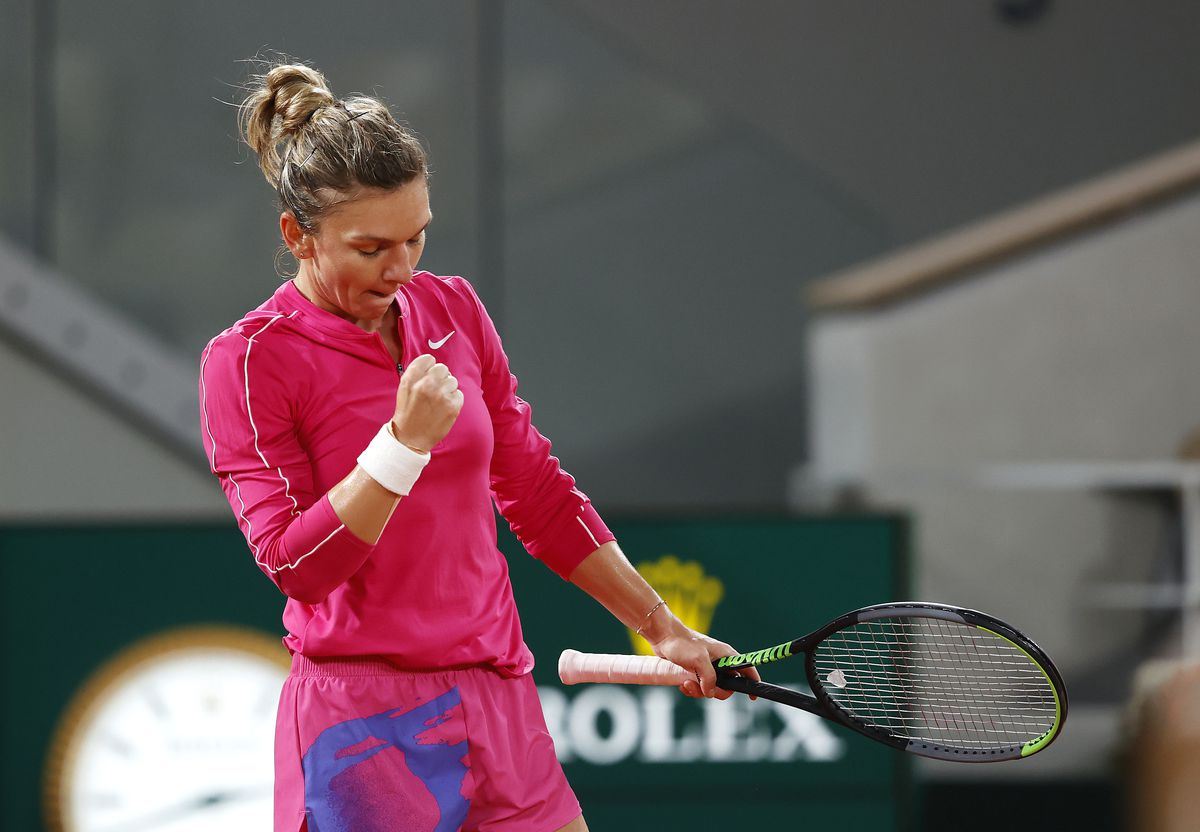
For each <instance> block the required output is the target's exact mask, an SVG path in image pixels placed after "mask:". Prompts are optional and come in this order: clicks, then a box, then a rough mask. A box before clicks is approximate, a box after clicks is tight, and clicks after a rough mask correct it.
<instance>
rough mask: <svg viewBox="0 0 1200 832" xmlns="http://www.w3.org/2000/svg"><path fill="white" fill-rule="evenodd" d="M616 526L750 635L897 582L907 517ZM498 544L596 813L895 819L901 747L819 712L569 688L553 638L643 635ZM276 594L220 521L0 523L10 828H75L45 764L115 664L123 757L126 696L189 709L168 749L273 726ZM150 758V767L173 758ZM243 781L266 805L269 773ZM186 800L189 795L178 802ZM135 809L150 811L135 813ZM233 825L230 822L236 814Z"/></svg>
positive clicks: (132, 787) (716, 614) (791, 631)
mask: <svg viewBox="0 0 1200 832" xmlns="http://www.w3.org/2000/svg"><path fill="white" fill-rule="evenodd" d="M610 522H612V527H613V530H614V532H615V533H616V534H617V536H618V539H619V540H620V542H621V545H622V547H623V548H624V550H625V552H626V554H627V555H628V556H629V558H630V560H631V561H633V562H634V564H635V565H637V566H638V567H639V569H641V571H642V572H643V574H646V575H647V576H648V577H649V578H650V579H651V581H652V583H654V584H655V586H656V587H657V588H658V589H659V591H660V592H661V593H662V595H663V597H664V598H665V599H666V600H667V601H668V603H670V605H671V607H672V609H674V610H675V611H676V612H677V614H679V615H680V616H681V617H682V618H684V620H685V621H687V622H688V623H689V624H691V625H692V626H695V627H697V628H699V629H703V630H707V631H709V632H711V633H712V634H713V635H714V636H716V637H718V638H720V639H722V640H724V641H728V642H730V643H731V644H733V645H734V646H735V647H737V648H739V649H743V650H749V649H756V648H759V647H766V646H770V645H773V644H776V643H779V642H780V641H783V640H786V639H790V638H793V637H795V636H798V635H800V634H802V633H804V632H807V631H808V630H810V629H812V628H815V627H816V626H818V625H820V624H822V623H824V622H825V621H826V620H827V619H829V618H831V617H833V616H835V615H837V614H839V613H841V612H845V611H846V610H849V609H851V608H853V607H856V606H861V605H865V604H870V603H876V602H880V601H886V600H892V599H895V598H897V597H900V596H903V595H905V588H906V581H905V569H906V567H905V560H904V557H903V553H904V550H905V537H906V530H905V526H904V523H903V522H902V521H901V520H899V519H898V518H891V517H853V518H845V519H838V518H811V519H805V518H799V519H796V518H750V517H710V518H651V517H645V518H616V519H610ZM500 546H501V549H502V550H503V551H504V553H505V554H506V555H507V556H508V560H509V564H510V570H511V574H512V581H513V586H514V591H515V594H516V597H517V603H518V606H519V608H520V610H521V615H522V620H523V622H524V627H525V635H526V640H527V641H528V642H529V644H530V646H531V647H532V648H533V651H534V653H535V655H536V656H537V659H538V665H537V668H536V669H535V671H534V675H535V680H536V681H537V683H538V687H539V692H540V694H541V696H542V702H543V707H544V710H545V713H546V717H547V722H548V724H549V726H550V728H551V731H552V733H553V734H554V736H555V742H556V746H557V748H558V752H559V755H560V758H561V759H562V761H563V765H564V768H565V769H566V771H567V773H568V776H569V777H570V779H571V782H572V784H573V785H574V786H575V789H576V791H577V793H578V794H579V797H580V800H581V801H582V803H583V805H584V810H585V815H586V817H587V819H588V823H589V825H590V827H591V828H592V829H593V830H597V832H598V830H604V829H614V830H615V829H621V830H627V829H677V828H684V827H685V826H689V827H690V826H692V825H694V824H697V823H701V822H709V823H711V822H712V821H713V820H714V819H715V818H725V819H726V820H727V821H728V822H731V823H734V822H736V823H739V824H741V823H746V824H759V823H771V824H773V825H776V826H778V827H780V828H798V827H799V826H808V825H812V824H837V825H838V826H839V827H841V828H846V829H865V828H871V829H874V830H888V829H898V828H901V827H902V824H901V819H902V818H903V817H905V816H906V811H907V809H906V801H907V796H908V776H907V764H906V761H905V760H904V759H903V757H902V755H899V754H896V753H895V752H892V751H890V750H889V749H886V748H884V747H882V746H876V745H875V744H873V743H871V742H869V741H867V740H865V739H863V738H861V737H858V736H857V735H855V734H852V733H851V732H848V731H845V730H843V729H841V728H839V727H837V726H834V725H832V724H830V723H827V722H824V721H822V720H820V719H817V718H815V717H811V716H810V715H808V714H805V713H803V712H800V711H796V710H794V709H788V708H784V707H782V706H778V705H776V704H774V703H769V702H764V701H759V702H750V701H749V699H747V698H746V697H744V696H740V695H738V696H735V697H733V698H732V699H730V700H729V701H727V702H715V701H698V700H692V699H688V698H686V697H684V696H682V695H681V694H680V693H679V692H678V691H676V690H675V689H674V688H670V687H668V688H649V687H632V686H615V685H580V686H575V687H566V686H563V685H561V684H560V683H559V682H558V678H557V673H556V663H557V657H558V655H559V653H560V652H561V651H562V650H563V649H565V648H574V649H578V650H582V651H586V652H606V653H629V652H635V651H639V650H640V651H642V652H645V651H646V649H647V645H645V643H644V642H641V641H640V640H639V639H637V638H635V637H634V636H633V634H632V633H631V632H630V631H628V630H626V629H625V628H624V627H623V626H621V625H620V624H619V623H618V622H616V621H615V619H613V618H612V617H611V616H610V615H609V614H608V613H607V612H606V611H605V610H603V609H602V608H601V607H600V606H599V605H597V604H596V603H595V602H593V601H592V600H591V599H590V598H588V597H587V596H585V595H584V594H582V593H581V592H579V591H578V590H577V589H575V588H574V587H572V586H570V585H569V584H567V583H565V582H563V581H562V580H561V579H559V578H558V577H557V576H555V575H554V574H553V573H551V572H550V571H549V570H548V569H546V568H545V567H543V566H542V565H541V564H540V563H538V562H537V561H535V560H534V559H532V558H530V557H529V556H528V555H527V554H526V553H525V552H524V550H523V549H522V548H521V547H520V544H519V543H517V542H516V540H515V539H514V538H513V537H512V536H511V535H510V534H509V533H508V532H507V530H506V529H505V530H504V531H503V532H502V534H501V540H500ZM282 606H283V598H282V597H281V596H280V594H279V593H278V591H277V590H276V589H275V588H274V587H273V586H271V584H270V583H269V582H268V581H267V580H266V579H265V578H264V577H263V576H262V575H261V574H260V573H259V572H258V570H257V569H256V568H255V566H254V564H253V561H252V559H251V558H250V557H249V555H248V553H247V551H246V547H245V543H244V541H243V540H242V538H241V536H240V535H239V534H238V532H237V530H236V528H234V526H233V524H232V523H229V524H218V525H213V524H208V525H203V526H197V525H157V526H114V525H105V526H68V527H51V526H10V527H2V528H0V640H2V644H3V648H4V651H5V655H6V657H7V659H8V662H7V666H6V674H7V681H8V683H7V684H6V685H4V686H3V692H2V693H0V697H2V699H0V732H2V736H3V737H4V745H5V749H6V753H5V754H4V755H3V761H2V762H0V778H2V780H0V782H3V783H4V800H3V801H0V828H4V829H23V830H35V829H42V828H55V829H58V828H70V827H69V826H68V825H67V824H63V823H59V821H58V819H57V817H56V816H55V812H54V810H53V807H52V806H51V805H50V804H51V803H52V802H53V794H52V792H53V789H50V791H49V792H47V791H46V790H45V787H46V785H47V784H46V783H45V782H44V773H45V772H46V771H48V770H55V767H56V766H60V765H61V760H60V759H58V758H57V757H56V756H55V755H56V754H57V755H59V756H61V754H60V752H59V751H56V750H54V749H52V748H51V746H52V743H54V741H55V738H57V742H56V744H57V745H62V740H63V737H64V736H68V737H69V736H70V735H71V734H72V732H75V733H76V734H79V735H80V736H83V733H84V729H83V728H80V727H79V726H78V725H77V723H78V721H79V720H78V712H79V708H80V702H81V701H87V700H89V699H97V696H96V695H95V692H96V691H97V690H103V689H105V685H107V686H108V687H109V688H113V689H114V690H115V689H116V688H118V687H119V686H118V685H117V684H116V683H115V682H114V680H121V679H124V680H126V682H127V683H128V684H127V687H128V689H129V690H128V691H127V692H126V693H122V694H120V695H118V693H113V694H112V695H111V696H110V697H109V700H110V701H111V702H113V703H115V704H113V705H112V714H110V715H109V716H108V717H105V719H116V720H117V721H115V722H108V723H105V722H104V721H103V720H101V719H97V720H96V721H97V724H98V725H99V726H100V727H98V728H96V729H95V730H96V731H99V732H101V733H100V735H99V736H100V746H101V750H100V751H97V752H95V753H97V754H101V755H103V754H112V755H114V756H112V759H113V760H114V761H122V760H123V761H124V762H121V765H133V763H131V762H129V761H130V760H133V759H134V758H135V757H136V755H137V754H138V753H141V752H142V751H143V750H142V749H138V748H136V747H135V748H129V747H127V744H126V747H122V744H121V743H119V742H115V741H114V739H115V738H114V737H113V736H111V735H109V736H104V735H103V726H104V725H112V726H120V725H124V724H129V723H122V722H120V718H119V717H120V714H121V713H124V712H123V711H121V708H126V711H128V708H129V707H132V706H130V705H128V703H127V702H126V700H124V699H121V696H126V697H132V698H131V699H129V701H130V702H133V701H135V700H137V698H138V697H139V696H141V697H142V699H144V700H145V701H144V702H142V703H141V705H140V706H141V707H142V709H143V710H146V709H147V707H148V711H147V712H148V713H152V714H154V715H156V718H160V719H164V720H165V719H166V716H165V715H166V714H171V715H173V718H175V717H178V716H179V715H180V714H181V713H183V712H184V711H185V710H186V708H187V707H191V709H192V710H191V711H190V712H189V713H190V714H191V716H190V718H189V725H188V726H187V727H186V728H185V729H181V731H182V733H180V732H176V733H175V734H172V735H171V736H172V737H173V738H174V739H173V740H172V745H171V746H170V749H169V750H171V753H173V754H176V755H178V756H179V759H181V760H182V759H184V758H186V759H189V760H192V761H196V760H199V759H200V758H204V759H205V760H208V763H207V764H209V765H221V764H222V761H223V760H226V759H227V758H228V752H229V750H230V749H233V748H235V747H238V746H239V743H241V744H243V745H247V747H249V745H250V743H249V742H244V743H243V742H242V741H241V739H240V738H241V737H242V735H243V734H246V735H248V734H249V733H251V731H256V732H259V733H261V732H263V731H269V724H270V721H271V719H272V718H273V713H272V708H273V702H272V701H270V700H271V697H270V696H267V695H266V694H265V693H263V690H265V688H266V687H272V685H274V687H273V688H272V689H273V690H274V691H275V695H276V696H277V690H278V688H277V684H278V682H277V681H272V680H275V679H277V678H279V677H278V674H279V673H280V672H282V671H281V670H280V669H279V668H280V667H281V666H282V662H283V660H285V659H286V655H285V654H284V653H283V650H282V648H278V654H279V655H274V654H273V651H275V650H276V648H275V647H274V646H273V645H272V642H277V640H278V638H279V636H280V635H281V634H282V633H281V625H280V614H281V611H282ZM189 651H191V652H189ZM801 661H802V660H795V661H793V662H783V663H781V664H780V665H778V666H777V667H773V668H771V669H770V670H769V672H767V673H764V676H765V677H766V678H767V679H768V680H770V681H774V682H777V683H781V684H786V685H789V686H799V687H801V688H803V681H802V680H803V668H802V666H801V664H800V662H801ZM206 663H211V664H206ZM209 666H211V667H214V668H216V667H219V668H225V669H226V670H222V671H221V672H222V673H224V672H228V673H231V674H233V676H234V677H236V679H235V678H233V677H231V681H229V682H228V683H226V682H224V681H223V682H222V683H221V685H219V686H215V687H214V686H212V685H211V684H210V685H208V686H204V685H200V686H201V687H204V695H203V697H201V699H202V701H198V702H196V703H193V704H191V705H189V704H188V703H187V702H186V701H185V700H186V699H187V695H186V692H187V691H188V690H189V689H191V688H195V687H197V684H196V683H194V682H189V681H188V676H187V674H188V672H193V673H195V672H202V671H203V669H204V668H205V667H209ZM198 669H199V670H198ZM122 674H124V675H122ZM138 674H140V675H138ZM210 675H211V674H210ZM238 679H240V680H241V681H237V680H238ZM130 680H133V681H130ZM208 681H209V682H211V679H210V680H208ZM134 682H136V684H134ZM239 684H240V685H244V687H238V686H237V685H239ZM171 685H181V686H183V687H182V688H179V689H181V690H183V691H184V692H185V693H184V694H183V695H182V696H180V697H178V698H176V699H172V698H170V697H168V696H164V697H163V701H155V700H154V699H153V698H152V697H147V696H146V695H145V694H144V692H145V691H147V690H151V689H153V690H158V691H167V690H171V687H170V686H171ZM139 691H141V692H142V693H139ZM243 702H244V703H245V707H241V703H243ZM264 702H266V703H267V704H266V705H263V703H264ZM122 703H126V704H122ZM147 703H149V704H148V705H147ZM239 708H240V710H239ZM226 712H229V713H233V712H237V713H238V714H239V716H238V718H239V719H243V720H245V723H244V724H245V726H246V727H245V728H244V729H239V730H240V732H241V733H239V731H234V730H232V729H231V730H229V731H228V733H227V734H222V733H221V729H220V728H218V729H216V730H214V729H213V728H212V727H208V728H204V729H203V731H201V726H204V725H208V726H221V725H223V724H224V723H222V722H221V721H220V720H222V719H223V718H224V717H223V716H222V715H223V714H225V713H226ZM113 714H116V716H115V717H114V716H113ZM206 720H207V722H206ZM263 726H266V727H265V728H264V727H263ZM112 730H114V731H116V730H120V729H119V728H117V727H114V728H113V729H112ZM188 730H190V731H191V732H192V733H191V734H188V733H187V732H188ZM93 739H94V738H93ZM256 742H258V741H257V740H256ZM105 743H107V745H108V748H107V750H105V749H104V748H103V746H104V744H105ZM80 744H81V747H83V748H85V749H86V748H88V746H87V743H84V742H82V740H81V743H80ZM260 744H261V743H260ZM93 745H95V743H93ZM144 751H145V753H146V754H149V753H150V749H149V748H147V749H144ZM76 753H78V754H84V753H92V752H86V751H84V752H76ZM155 753H156V754H159V755H161V754H162V753H165V752H163V751H162V750H161V749H158V750H156V751H155ZM254 753H255V754H259V755H261V754H262V753H263V752H262V751H261V750H258V751H255V752H254ZM206 755H207V756H206ZM222 755H226V756H224V757H223V756H222ZM155 759H156V760H159V762H157V763H156V765H157V766H158V767H159V768H160V769H161V768H163V767H164V766H167V765H169V760H170V759H172V758H171V757H170V755H168V756H167V757H161V756H159V757H156V758H155ZM254 759H255V760H257V759H259V758H258V757H255V758H254ZM115 764H116V763H114V765H115ZM256 766H257V767H265V768H267V769H268V771H267V777H268V778H269V761H267V760H265V759H264V760H263V762H262V763H261V765H260V764H257V763H256ZM116 770H117V769H114V771H116ZM259 774H261V773H259ZM256 776H257V780H259V781H261V780H262V777H261V776H258V775H256ZM124 779H125V780H132V781H133V782H129V783H125V782H123V781H122V782H121V785H120V786H108V787H105V789H104V790H102V792H98V793H97V794H96V795H95V800H96V801H97V805H108V806H110V807H111V806H112V805H114V804H116V803H119V802H120V801H135V800H137V796H138V794H139V791H140V792H142V793H144V792H147V791H148V790H151V789H152V788H155V787H153V786H152V785H151V781H150V780H145V781H142V780H139V779H137V778H129V777H127V778H124ZM250 779H253V778H250ZM163 782H172V778H171V777H169V776H166V777H165V778H164V780H163ZM50 785H52V786H54V787H55V788H57V787H58V786H57V785H56V784H50ZM253 786H254V789H256V790H257V791H255V792H254V799H255V800H257V801H259V802H260V803H261V801H262V799H263V796H262V795H261V794H258V792H261V791H262V788H261V783H255V784H253ZM246 796H247V798H249V796H250V791H249V790H248V791H247V793H246ZM181 801H182V802H180V803H179V804H178V806H179V807H182V808H181V809H180V811H183V809H184V808H186V807H187V806H188V805H190V804H189V803H188V802H187V799H186V798H181ZM192 802H193V803H194V802H195V801H192ZM157 811H159V810H155V812H157ZM196 811H212V812H214V813H215V814H213V815H212V816H211V817H212V818H213V819H216V817H217V814H219V813H216V808H215V803H214V804H211V805H210V806H209V808H208V809H207V810H206V809H203V807H201V808H199V809H196ZM222 811H229V812H232V811H233V807H231V806H225V807H223V808H222ZM129 816H130V817H134V818H138V817H141V818H149V819H153V818H154V817H156V815H155V814H154V812H151V813H149V814H143V815H138V814H137V813H136V812H134V811H132V810H131V811H130V814H129ZM48 818H49V819H50V820H51V821H53V822H51V823H48ZM137 822H141V821H137ZM785 824H786V825H785ZM135 825H136V824H135ZM143 825H144V824H143ZM224 826H225V827H226V828H230V829H233V828H241V827H238V825H237V823H236V822H235V821H230V822H227V823H225V824H224ZM145 828H158V827H152V826H147V827H145ZM162 828H164V829H166V828H175V827H173V826H163V827H162ZM179 828H184V827H179ZM187 828H191V827H187ZM247 828H248V827H247Z"/></svg>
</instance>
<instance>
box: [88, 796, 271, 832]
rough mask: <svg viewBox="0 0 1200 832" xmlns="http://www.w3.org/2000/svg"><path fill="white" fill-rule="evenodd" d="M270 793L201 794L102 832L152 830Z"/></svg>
mask: <svg viewBox="0 0 1200 832" xmlns="http://www.w3.org/2000/svg"><path fill="white" fill-rule="evenodd" d="M271 791H272V787H271V786H253V787H247V788H243V789H225V790H224V791H216V792H210V793H209V794H203V795H200V796H198V797H193V798H189V799H187V800H184V801H182V802H181V803H176V804H175V805H174V806H167V807H165V808H162V809H158V810H157V811H154V812H151V813H150V814H148V815H146V816H144V817H141V818H138V819H137V820H134V821H130V822H128V823H123V824H118V825H116V826H110V827H108V828H107V829H105V830H104V832H139V830H143V829H154V828H155V827H158V826H161V825H162V824H164V823H170V822H171V821H173V820H177V819H179V818H182V817H187V816H188V815H191V814H194V813H196V812H198V811H202V810H204V809H210V808H212V807H213V806H219V805H221V804H223V803H232V802H233V801H236V800H249V799H251V798H255V797H263V796H265V795H269V794H270V793H271Z"/></svg>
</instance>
